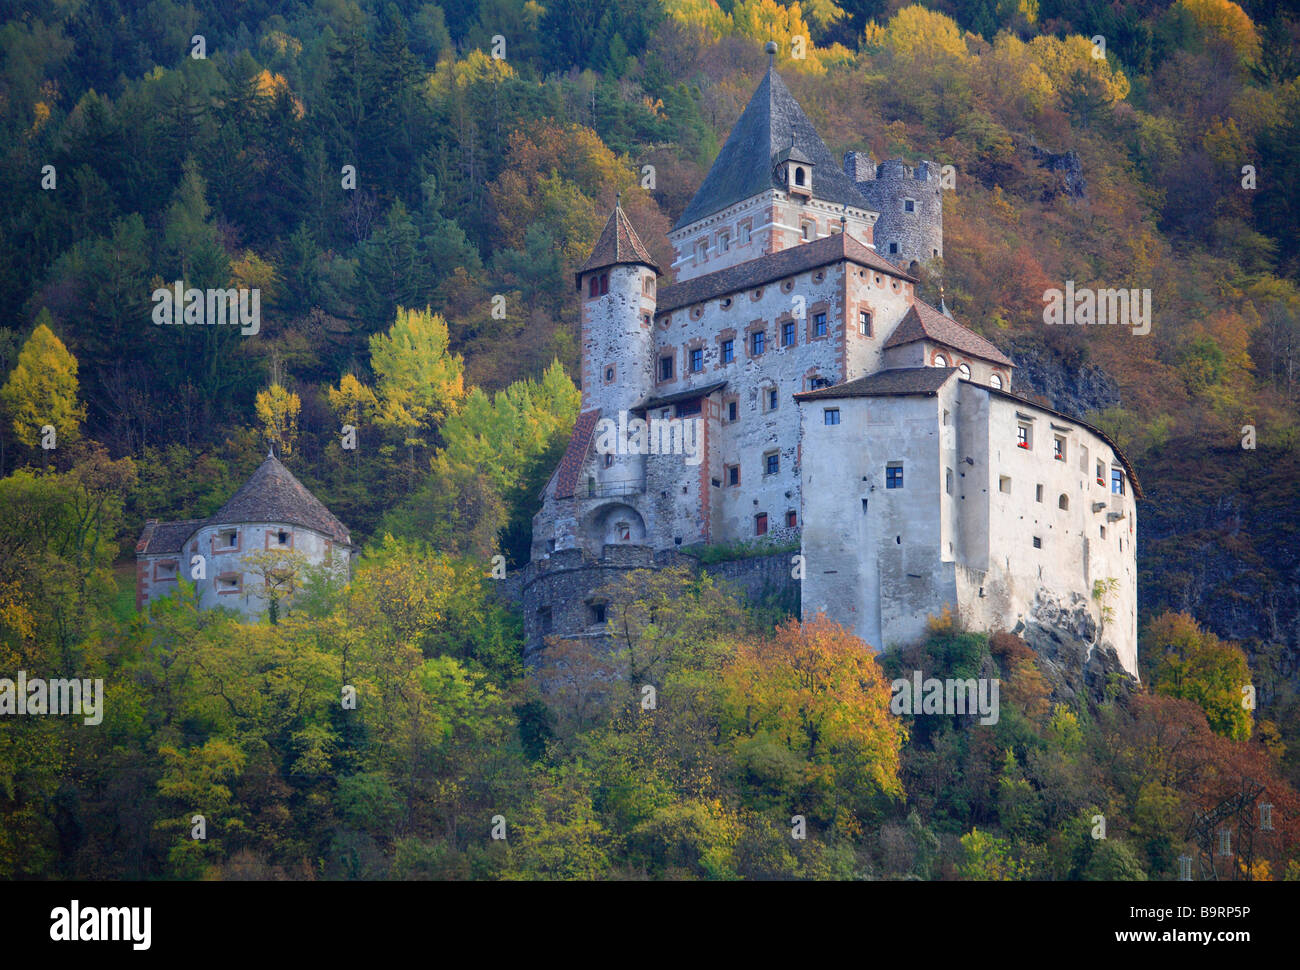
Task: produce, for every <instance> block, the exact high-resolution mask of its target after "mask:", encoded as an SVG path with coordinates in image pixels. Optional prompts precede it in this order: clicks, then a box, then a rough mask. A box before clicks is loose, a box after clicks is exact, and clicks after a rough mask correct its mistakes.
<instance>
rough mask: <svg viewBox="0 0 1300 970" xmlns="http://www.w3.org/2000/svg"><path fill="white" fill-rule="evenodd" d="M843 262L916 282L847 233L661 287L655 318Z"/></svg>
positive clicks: (825, 237) (826, 237) (835, 234)
mask: <svg viewBox="0 0 1300 970" xmlns="http://www.w3.org/2000/svg"><path fill="white" fill-rule="evenodd" d="M844 260H849V261H851V262H854V263H858V264H860V265H862V266H867V267H870V268H871V269H874V270H876V271H877V272H881V273H888V274H889V275H890V276H895V277H897V278H898V279H900V280H906V281H907V282H909V283H915V282H916V277H914V276H910V275H909V274H907V273H906V272H904V271H903V270H901V269H899V268H898V267H897V266H895V265H894V264H893V263H891V262H889V261H888V260H887V259H884V258H883V257H881V256H879V255H877V253H876V251H875V250H874V249H871V248H870V247H869V246H867V245H865V244H864V243H860V242H858V241H857V240H856V239H854V238H853V237H852V236H850V235H848V234H847V233H843V232H837V233H834V234H833V235H830V236H824V237H822V238H821V239H818V240H816V241H815V242H810V243H801V244H800V245H798V246H794V247H792V248H790V249H783V250H781V251H780V252H777V253H770V254H768V255H766V256H761V257H759V258H758V259H751V260H750V261H749V262H747V263H740V264H739V265H737V266H729V267H727V268H726V269H720V270H718V271H717V272H716V273H709V274H707V275H705V276H696V277H694V278H692V279H689V280H684V281H683V282H681V283H674V284H673V285H672V286H667V287H664V288H663V289H662V290H660V291H659V300H658V302H657V303H656V304H655V314H656V316H657V315H659V314H662V313H670V312H671V311H673V310H680V309H681V308H682V307H684V306H690V305H691V304H693V303H701V302H703V301H704V300H712V299H714V298H715V297H719V296H725V295H726V294H728V293H736V292H739V291H740V290H748V289H752V288H753V287H756V286H762V285H763V284H765V283H771V282H772V281H774V280H780V279H785V278H786V277H787V276H793V275H795V274H796V273H804V272H807V271H808V270H810V269H816V268H817V267H819V266H832V265H834V264H836V263H839V262H842V261H844ZM886 346H888V345H886Z"/></svg>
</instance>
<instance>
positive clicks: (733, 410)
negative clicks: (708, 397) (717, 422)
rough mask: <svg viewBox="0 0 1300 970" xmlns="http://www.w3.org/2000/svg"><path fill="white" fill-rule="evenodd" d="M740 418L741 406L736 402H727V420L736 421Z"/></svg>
mask: <svg viewBox="0 0 1300 970" xmlns="http://www.w3.org/2000/svg"><path fill="white" fill-rule="evenodd" d="M739 417H740V409H739V405H737V403H736V402H735V401H728V402H727V420H728V421H735V420H737V419H738V418H739Z"/></svg>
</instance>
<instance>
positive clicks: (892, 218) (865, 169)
mask: <svg viewBox="0 0 1300 970" xmlns="http://www.w3.org/2000/svg"><path fill="white" fill-rule="evenodd" d="M844 173H845V174H846V175H847V176H848V177H849V178H850V179H852V180H853V187H854V188H856V189H857V190H858V192H859V193H861V195H862V196H863V197H864V198H865V199H866V200H867V201H868V202H870V203H871V205H872V207H873V208H875V209H876V211H877V212H878V213H879V218H878V219H877V220H876V225H875V227H874V229H873V232H872V239H873V241H874V243H875V246H876V251H877V252H878V253H880V254H881V255H882V256H885V257H886V258H888V259H890V260H892V261H894V262H895V263H898V264H900V265H903V266H909V267H910V266H911V264H913V263H916V264H917V265H918V266H919V265H920V264H922V263H925V262H926V261H927V260H930V259H938V258H941V257H942V256H943V183H942V168H941V166H939V165H936V164H935V163H934V162H931V161H921V162H918V163H917V164H916V165H910V164H908V163H907V162H905V161H903V160H902V159H901V158H891V159H887V160H886V161H883V162H879V163H877V162H876V160H875V159H874V158H872V157H871V153H870V152H846V153H845V155H844Z"/></svg>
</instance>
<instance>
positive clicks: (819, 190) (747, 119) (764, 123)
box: [673, 66, 874, 230]
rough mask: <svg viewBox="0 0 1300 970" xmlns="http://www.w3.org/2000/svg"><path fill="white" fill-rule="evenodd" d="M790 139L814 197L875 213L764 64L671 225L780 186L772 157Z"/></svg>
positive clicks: (694, 219)
mask: <svg viewBox="0 0 1300 970" xmlns="http://www.w3.org/2000/svg"><path fill="white" fill-rule="evenodd" d="M792 137H793V144H794V145H795V146H796V148H797V150H798V151H799V152H800V153H801V154H803V155H804V156H805V157H806V158H807V159H808V161H810V162H811V163H812V165H813V172H812V195H813V198H814V199H821V200H823V201H825V202H833V203H835V204H836V205H851V206H854V207H855V208H859V209H866V210H869V211H874V210H872V206H871V203H870V202H868V201H867V200H866V199H865V198H864V197H863V196H862V194H861V193H860V192H858V190H857V189H856V188H854V187H853V183H852V182H851V181H850V180H849V177H848V176H847V175H845V174H844V173H843V172H842V171H840V166H839V164H838V163H837V162H836V161H835V159H834V157H832V155H831V153H830V150H829V149H828V148H827V147H826V145H825V144H824V143H823V142H822V140H821V137H820V136H819V135H818V134H817V129H816V128H814V127H813V124H812V122H811V121H809V120H808V116H807V115H806V114H804V113H803V108H801V107H799V102H798V101H796V100H795V99H794V95H792V94H791V93H790V89H789V88H787V87H786V86H785V82H784V81H782V80H781V75H779V74H777V73H776V71H775V69H773V68H772V67H771V66H769V67H768V69H767V73H766V74H764V75H763V80H762V81H760V82H759V85H758V89H757V90H755V91H754V96H753V97H752V98H750V99H749V104H748V105H747V106H746V108H745V110H744V111H743V112H742V113H741V115H740V118H739V120H737V121H736V125H735V127H734V128H732V129H731V134H729V135H728V136H727V140H726V141H725V142H724V143H723V145H722V150H721V151H720V152H718V157H717V158H715V159H714V160H713V167H712V168H710V169H709V174H708V175H706V176H704V181H703V182H701V183H700V187H699V189H698V190H697V191H696V193H695V196H694V198H692V199H691V201H690V203H689V204H688V205H687V206H686V211H684V212H683V213H682V217H681V218H680V219H678V220H677V224H676V225H675V226H673V229H674V230H676V229H681V228H682V227H683V226H689V225H690V224H691V223H692V222H697V221H699V220H700V219H703V218H704V217H705V216H708V215H712V214H713V213H715V212H717V211H719V210H720V209H725V208H726V207H727V206H729V205H734V204H735V203H737V202H740V201H742V200H744V199H748V198H751V197H752V196H755V195H758V194H759V193H760V192H767V191H769V190H771V189H780V188H783V186H782V185H780V184H779V183H778V182H777V181H776V178H775V168H776V164H775V158H776V155H778V154H779V153H780V152H782V151H788V150H789V148H790V146H791V138H792Z"/></svg>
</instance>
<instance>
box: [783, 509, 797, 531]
mask: <svg viewBox="0 0 1300 970" xmlns="http://www.w3.org/2000/svg"><path fill="white" fill-rule="evenodd" d="M785 527H786V528H787V529H797V528H798V527H799V513H798V512H796V511H795V510H794V509H791V510H790V511H789V512H787V513H786V514H785Z"/></svg>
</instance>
